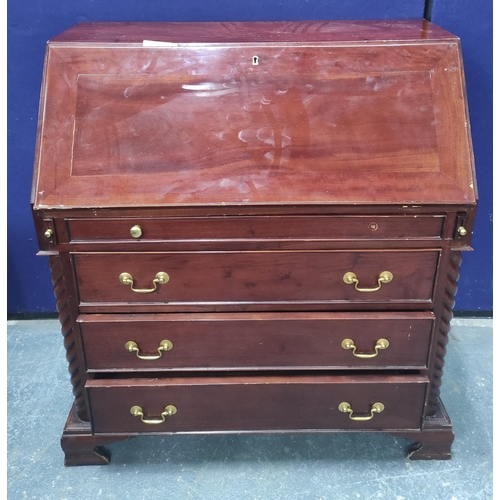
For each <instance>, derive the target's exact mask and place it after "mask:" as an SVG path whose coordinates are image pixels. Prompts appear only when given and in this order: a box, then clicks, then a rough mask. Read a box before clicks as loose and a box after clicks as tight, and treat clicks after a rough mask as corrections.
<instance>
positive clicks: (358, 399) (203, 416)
mask: <svg viewBox="0 0 500 500" xmlns="http://www.w3.org/2000/svg"><path fill="white" fill-rule="evenodd" d="M426 382H427V379H426V378H425V377H424V376H421V375H413V376H402V375H384V376H373V375H354V376H347V375H343V376H342V375H325V376H321V375H314V376H310V375H309V376H305V375H299V376H293V375H288V376H284V375H280V376H265V377H256V376H236V377H226V376H219V377H200V378H198V377H187V378H150V377H148V378H123V379H116V378H114V379H102V378H101V379H94V380H89V381H87V384H86V387H87V389H88V395H89V400H90V406H91V409H92V420H93V422H92V423H93V431H94V433H96V434H99V433H131V432H132V433H135V432H139V433H172V432H213V431H220V432H228V431H229V432H230V431H238V432H241V431H272V430H301V429H303V430H306V429H307V430H328V429H331V430H334V429H348V430H360V429H363V430H367V429H372V430H377V429H384V430H385V431H388V430H390V429H418V428H419V427H420V420H421V416H422V410H423V402H424V393H425V389H426ZM341 403H349V405H350V407H351V411H352V412H353V413H352V414H349V413H348V412H342V411H340V410H339V405H340V404H341ZM375 403H382V404H383V406H384V409H383V411H382V412H381V413H376V412H371V410H372V408H373V405H374V404H375ZM137 406H138V407H140V408H141V409H142V417H141V416H134V415H133V414H132V413H131V408H132V407H137ZM167 406H168V407H169V410H167V411H170V412H173V411H176V413H175V414H172V415H165V416H164V417H163V416H162V413H163V412H165V411H166V410H165V409H166V407H167ZM172 406H173V407H174V408H175V410H174V408H172ZM379 409H380V408H379ZM371 416H372V417H373V418H371V419H369V420H361V421H359V420H351V418H350V417H353V418H359V417H361V418H363V417H371ZM142 419H145V420H148V421H151V422H152V423H146V422H143V421H142ZM162 420H164V421H162ZM153 422H154V423H153Z"/></svg>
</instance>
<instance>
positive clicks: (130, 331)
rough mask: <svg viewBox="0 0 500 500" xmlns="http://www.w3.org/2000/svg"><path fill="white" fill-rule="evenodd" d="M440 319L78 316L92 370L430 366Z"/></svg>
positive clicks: (425, 315)
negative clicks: (431, 345)
mask: <svg viewBox="0 0 500 500" xmlns="http://www.w3.org/2000/svg"><path fill="white" fill-rule="evenodd" d="M433 319H434V315H433V314H432V313H431V312H414V313H407V312H392V313H218V314H214V313H205V314H152V315H147V314H135V315H134V314H83V315H81V316H80V317H79V319H78V321H79V322H80V328H81V332H82V339H83V345H84V350H85V359H86V363H87V370H88V371H117V370H122V371H126V370H128V371H130V370H141V371H143V370H217V369H225V370H237V369H240V370H241V369H266V370H278V369H285V368H286V369H294V368H295V369H306V368H315V369H332V368H353V369H354V368H356V369H360V368H365V369H366V368H385V369H387V368H407V369H408V368H412V369H423V368H426V366H427V356H428V349H429V339H430V335H431V332H432V326H433V322H434V321H433ZM349 339H350V340H352V344H353V345H354V347H349V346H348V345H346V344H348V342H346V341H347V340H349ZM165 341H168V342H167V343H164V342H165ZM130 342H133V343H134V344H130ZM343 344H344V347H343V346H342V345H343ZM386 344H388V345H386ZM377 345H378V346H382V347H381V348H375V346H377ZM163 346H165V347H163ZM384 347H385V348H384Z"/></svg>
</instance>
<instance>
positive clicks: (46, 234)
mask: <svg viewBox="0 0 500 500" xmlns="http://www.w3.org/2000/svg"><path fill="white" fill-rule="evenodd" d="M53 234H54V231H52V229H50V227H49V229H47V230H46V231H45V233H43V235H44V236H45V237H46V238H47V239H48V240H50V238H52V235H53Z"/></svg>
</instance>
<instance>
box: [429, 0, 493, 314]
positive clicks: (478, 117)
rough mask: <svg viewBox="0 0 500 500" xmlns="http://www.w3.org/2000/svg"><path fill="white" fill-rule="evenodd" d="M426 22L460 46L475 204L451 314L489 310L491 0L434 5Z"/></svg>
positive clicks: (437, 2)
mask: <svg viewBox="0 0 500 500" xmlns="http://www.w3.org/2000/svg"><path fill="white" fill-rule="evenodd" d="M431 20H432V22H434V23H436V24H439V25H440V26H442V27H443V28H444V29H447V30H448V31H451V32H452V33H454V34H455V35H457V36H459V37H460V39H461V41H462V53H463V59H464V70H465V79H466V85H467V99H468V104H469V115H470V125H471V131H472V142H473V147H474V157H475V163H476V176H477V181H478V191H479V204H478V211H477V215H476V224H475V226H474V235H473V238H472V246H473V248H474V252H464V253H463V257H464V260H463V263H462V268H461V278H460V281H459V282H458V294H457V297H456V299H457V300H456V305H455V310H457V311H459V310H467V311H477V310H483V311H488V310H489V311H491V310H492V309H493V0H481V1H480V2H478V1H477V0H434V3H433V7H432V19H431Z"/></svg>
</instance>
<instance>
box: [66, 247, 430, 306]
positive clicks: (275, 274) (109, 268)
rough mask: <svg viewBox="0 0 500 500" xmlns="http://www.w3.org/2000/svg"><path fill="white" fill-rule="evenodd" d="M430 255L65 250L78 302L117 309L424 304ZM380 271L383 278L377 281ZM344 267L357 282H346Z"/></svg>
mask: <svg viewBox="0 0 500 500" xmlns="http://www.w3.org/2000/svg"><path fill="white" fill-rule="evenodd" d="M438 258H439V250H434V251H362V252H342V251H268V252H162V253H160V252H157V253H154V252H150V253H131V252H129V253H126V252H123V253H118V252H116V253H74V254H73V260H74V265H75V269H76V276H77V284H78V293H79V298H80V302H81V305H82V306H84V305H99V306H105V307H106V306H107V307H117V308H118V310H120V307H119V306H120V305H122V306H125V305H126V306H127V308H130V307H133V306H134V305H140V304H143V305H144V304H146V305H150V306H152V305H156V306H163V307H164V309H168V307H170V308H172V307H175V306H178V305H181V306H182V305H184V306H189V307H190V308H196V307H206V308H207V307H208V308H210V307H212V308H214V309H215V310H221V309H224V308H225V307H233V308H234V307H240V308H241V307H242V306H243V307H244V306H246V305H249V306H253V307H260V306H263V305H266V304H267V305H271V306H272V307H273V309H276V308H278V309H279V308H289V307H291V306H293V304H302V305H303V306H307V307H308V308H311V307H313V308H314V307H315V305H319V306H321V305H323V306H327V307H330V306H331V305H333V304H338V305H341V306H342V307H353V306H356V304H358V303H362V304H365V305H366V304H369V303H372V304H374V305H376V304H378V305H380V304H383V305H384V306H385V307H387V306H388V305H390V304H391V303H394V304H397V303H400V304H407V305H413V306H419V307H421V306H422V304H427V306H428V307H430V305H431V300H432V297H433V290H434V280H435V274H436V268H437V264H438ZM386 271H389V272H390V273H392V277H393V278H392V281H390V282H382V277H383V276H385V274H383V273H384V272H386ZM123 273H127V274H126V275H124V274H123ZM158 273H166V275H167V276H166V275H165V274H158ZM346 273H350V275H348V276H355V277H356V279H357V280H358V283H356V282H355V281H353V280H351V281H350V283H346V282H345V281H344V280H345V277H346ZM120 276H122V282H121V281H120V279H119V278H120ZM124 276H125V279H123V277H124ZM156 276H158V278H156ZM154 280H157V281H156V282H155V281H154ZM167 280H168V281H167ZM160 281H163V284H161V283H160ZM363 290H365V291H363ZM142 292H147V293H142ZM367 292H369V293H367ZM124 309H125V308H123V307H122V309H121V310H124ZM143 309H144V310H146V311H149V312H153V311H154V309H152V308H148V307H146V308H143ZM160 310H162V309H161V308H160ZM107 311H108V312H111V310H107ZM82 312H85V310H82ZM94 312H96V311H94Z"/></svg>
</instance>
